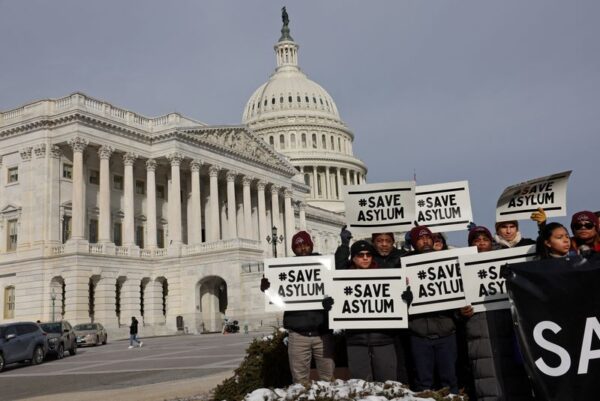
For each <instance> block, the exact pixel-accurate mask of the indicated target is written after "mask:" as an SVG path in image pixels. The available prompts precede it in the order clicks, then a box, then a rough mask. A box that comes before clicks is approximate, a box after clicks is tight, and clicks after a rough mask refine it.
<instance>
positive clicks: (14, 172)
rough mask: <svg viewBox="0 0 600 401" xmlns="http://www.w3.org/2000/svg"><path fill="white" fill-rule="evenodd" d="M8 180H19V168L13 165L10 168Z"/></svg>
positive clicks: (9, 181)
mask: <svg viewBox="0 0 600 401" xmlns="http://www.w3.org/2000/svg"><path fill="white" fill-rule="evenodd" d="M7 182H8V183H9V184H10V183H11V182H19V168H18V167H11V168H9V169H8V180H7Z"/></svg>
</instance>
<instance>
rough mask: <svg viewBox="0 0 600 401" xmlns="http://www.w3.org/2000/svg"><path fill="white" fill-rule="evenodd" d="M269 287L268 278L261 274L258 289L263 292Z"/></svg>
mask: <svg viewBox="0 0 600 401" xmlns="http://www.w3.org/2000/svg"><path fill="white" fill-rule="evenodd" d="M269 287H271V283H270V282H269V279H268V278H266V277H265V276H263V278H262V279H261V280H260V290H261V291H262V292H265V291H266V290H268V289H269Z"/></svg>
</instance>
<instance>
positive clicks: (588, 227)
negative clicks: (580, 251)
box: [573, 221, 595, 230]
mask: <svg viewBox="0 0 600 401" xmlns="http://www.w3.org/2000/svg"><path fill="white" fill-rule="evenodd" d="M594 227H595V225H594V223H592V222H589V221H588V222H586V223H577V224H573V229H575V230H581V229H582V228H585V229H586V230H591V229H592V228H594Z"/></svg>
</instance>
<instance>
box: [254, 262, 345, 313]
mask: <svg viewBox="0 0 600 401" xmlns="http://www.w3.org/2000/svg"><path fill="white" fill-rule="evenodd" d="M333 266H334V259H333V255H327V256H303V257H291V258H272V259H266V260H265V278H267V279H268V280H269V283H270V284H271V286H270V287H269V289H267V290H266V291H265V311H267V312H279V311H282V310H289V311H293V310H313V309H323V305H322V304H321V301H322V300H323V298H324V296H325V284H324V282H325V281H326V280H328V278H326V277H327V276H328V275H329V273H330V272H331V270H332V269H333Z"/></svg>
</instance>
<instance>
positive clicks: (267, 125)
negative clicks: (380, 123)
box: [242, 11, 367, 212]
mask: <svg viewBox="0 0 600 401" xmlns="http://www.w3.org/2000/svg"><path fill="white" fill-rule="evenodd" d="M283 21H284V23H283V27H282V29H281V37H280V39H279V41H278V42H277V44H275V46H274V49H275V56H276V61H277V67H276V69H275V71H274V72H273V74H272V75H271V77H270V78H269V80H268V81H267V82H266V83H264V84H263V85H261V86H260V87H259V88H258V89H256V90H255V91H254V93H253V94H252V96H250V99H249V100H248V102H247V103H246V107H245V109H244V113H243V116H242V122H243V123H244V124H246V125H248V127H249V128H250V129H252V130H253V131H254V132H255V133H256V134H257V135H258V136H259V137H261V138H262V139H263V140H264V141H265V142H267V143H268V144H270V145H271V146H273V147H274V148H275V150H276V151H278V152H279V153H281V154H283V155H284V156H286V157H287V158H288V159H289V161H290V162H291V163H292V164H293V165H294V166H295V167H296V169H297V170H298V171H299V173H300V174H302V176H303V178H302V179H303V181H304V182H305V183H306V184H307V185H309V186H310V187H311V193H310V196H309V199H308V203H309V204H310V205H313V206H317V207H320V208H324V209H327V210H331V211H335V212H343V210H344V204H343V199H342V193H341V190H342V186H343V185H353V184H360V183H364V182H365V175H366V172H367V168H366V166H365V164H364V163H363V162H362V161H360V160H359V159H357V158H355V157H354V155H353V153H352V141H353V139H354V135H353V134H352V132H351V131H350V130H349V129H348V127H347V126H346V124H344V122H343V121H342V120H341V118H340V115H339V112H338V109H337V107H336V105H335V102H334V101H333V98H332V97H331V95H329V93H327V91H326V90H325V89H323V87H322V86H321V85H319V84H317V83H316V82H314V81H312V80H311V79H309V78H308V77H307V76H306V74H305V73H304V72H302V70H301V69H300V67H299V66H298V48H299V46H298V44H296V42H295V41H294V39H293V38H292V37H291V35H290V30H289V26H288V23H289V19H288V18H287V13H285V11H284V17H283Z"/></svg>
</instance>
